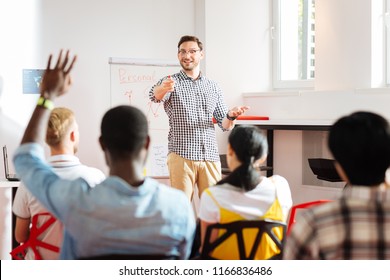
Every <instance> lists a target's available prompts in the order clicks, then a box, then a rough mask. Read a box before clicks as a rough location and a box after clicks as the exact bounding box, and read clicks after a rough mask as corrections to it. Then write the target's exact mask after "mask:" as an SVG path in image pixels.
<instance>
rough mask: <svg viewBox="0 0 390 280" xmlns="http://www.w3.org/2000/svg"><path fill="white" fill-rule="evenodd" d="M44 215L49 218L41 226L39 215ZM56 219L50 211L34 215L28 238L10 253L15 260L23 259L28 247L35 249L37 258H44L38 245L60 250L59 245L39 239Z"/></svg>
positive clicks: (55, 250) (56, 250)
mask: <svg viewBox="0 0 390 280" xmlns="http://www.w3.org/2000/svg"><path fill="white" fill-rule="evenodd" d="M43 216H47V217H48V219H47V220H46V221H45V222H44V223H43V224H42V225H41V226H40V227H38V220H39V217H43ZM55 221H56V218H55V217H53V216H52V215H51V214H50V213H38V214H36V215H34V216H33V217H32V220H31V229H30V235H29V237H28V240H27V241H26V242H24V243H23V244H21V245H19V246H18V247H16V248H14V249H13V250H12V251H11V253H10V254H11V256H12V258H13V259H15V260H23V259H24V257H25V256H26V252H27V249H28V248H31V249H32V250H33V252H34V255H35V259H36V260H42V256H41V254H40V253H39V250H38V247H41V248H45V249H47V250H51V251H53V252H56V253H58V252H59V251H60V248H59V247H58V246H54V245H52V244H49V243H46V242H43V241H42V240H40V239H39V237H40V235H41V234H42V233H44V232H45V231H46V230H47V229H48V228H49V227H50V226H51V225H52V224H53V223H54V222H55Z"/></svg>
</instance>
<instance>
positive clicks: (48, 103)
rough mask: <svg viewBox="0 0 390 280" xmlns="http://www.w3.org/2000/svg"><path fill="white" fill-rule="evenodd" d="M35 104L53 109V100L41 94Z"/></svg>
mask: <svg viewBox="0 0 390 280" xmlns="http://www.w3.org/2000/svg"><path fill="white" fill-rule="evenodd" d="M37 105H38V106H41V107H43V108H46V109H48V110H53V108H54V103H53V101H51V100H49V99H46V98H44V97H43V96H41V97H39V99H38V103H37Z"/></svg>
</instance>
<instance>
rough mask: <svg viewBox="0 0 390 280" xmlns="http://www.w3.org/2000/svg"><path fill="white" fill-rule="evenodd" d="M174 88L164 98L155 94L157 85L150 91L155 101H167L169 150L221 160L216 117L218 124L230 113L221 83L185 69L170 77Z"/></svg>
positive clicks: (188, 155) (187, 156)
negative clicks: (189, 74) (189, 73)
mask: <svg viewBox="0 0 390 280" xmlns="http://www.w3.org/2000/svg"><path fill="white" fill-rule="evenodd" d="M171 78H172V79H173V80H174V81H175V90H174V91H173V92H169V93H167V94H166V95H165V96H164V98H163V99H162V100H157V99H156V98H155V97H154V93H153V90H154V87H155V86H157V85H160V84H161V83H162V81H163V80H164V79H166V77H165V78H163V79H161V80H159V81H158V82H157V84H156V85H154V86H153V87H152V89H151V90H150V92H149V98H150V100H151V101H153V102H164V109H165V112H166V113H167V115H168V119H169V134H168V152H174V153H176V154H178V155H179V156H181V157H183V158H186V159H189V160H194V161H213V162H217V161H219V153H218V145H217V140H216V134H215V128H214V124H213V121H212V118H213V117H214V118H215V119H216V120H217V123H218V126H219V127H220V128H221V129H222V130H224V131H225V129H224V128H223V127H222V120H223V118H224V117H225V116H226V114H227V112H228V108H227V106H226V104H225V102H224V100H223V96H222V90H221V89H220V88H219V86H218V85H217V84H216V83H215V82H214V81H211V80H209V79H207V78H206V77H205V76H202V75H200V77H199V78H198V79H196V80H193V79H192V78H190V77H188V76H187V75H186V74H185V73H184V72H183V71H182V70H181V71H180V72H179V73H177V74H174V75H172V76H171Z"/></svg>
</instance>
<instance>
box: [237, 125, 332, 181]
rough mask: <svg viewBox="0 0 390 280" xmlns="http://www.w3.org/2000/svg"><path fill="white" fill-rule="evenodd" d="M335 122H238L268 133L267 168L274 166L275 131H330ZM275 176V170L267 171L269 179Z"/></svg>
mask: <svg viewBox="0 0 390 280" xmlns="http://www.w3.org/2000/svg"><path fill="white" fill-rule="evenodd" d="M333 122H334V121H333V120H299V119H296V120H282V119H279V120H276V119H275V120H274V119H270V120H268V121H248V120H245V121H244V120H243V121H240V120H238V121H237V122H236V124H237V125H240V124H241V125H244V124H250V125H255V126H257V127H258V128H260V129H262V130H265V131H266V132H267V141H268V157H267V166H270V167H272V166H273V165H274V130H302V131H304V130H311V131H328V130H329V129H330V128H331V126H332V125H333ZM272 175H273V169H270V170H267V177H269V176H272Z"/></svg>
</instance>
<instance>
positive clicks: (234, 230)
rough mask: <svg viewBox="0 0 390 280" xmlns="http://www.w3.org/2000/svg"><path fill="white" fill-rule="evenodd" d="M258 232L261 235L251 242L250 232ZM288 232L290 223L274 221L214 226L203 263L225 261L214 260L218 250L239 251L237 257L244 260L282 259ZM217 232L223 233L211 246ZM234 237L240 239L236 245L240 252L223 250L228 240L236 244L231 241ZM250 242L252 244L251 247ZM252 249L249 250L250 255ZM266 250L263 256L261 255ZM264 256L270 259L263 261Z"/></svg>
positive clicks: (208, 239)
mask: <svg viewBox="0 0 390 280" xmlns="http://www.w3.org/2000/svg"><path fill="white" fill-rule="evenodd" d="M256 229H257V232H256V233H255V234H254V235H253V234H252V235H251V238H250V239H251V241H250V242H249V235H248V231H247V230H252V231H254V230H256ZM286 229H287V226H286V223H283V222H278V221H270V220H241V221H236V222H231V223H226V224H212V225H210V226H209V227H208V228H207V230H206V236H205V240H204V242H203V247H202V252H201V259H224V258H223V257H220V258H216V257H215V256H213V253H214V251H215V250H218V248H220V249H222V250H223V251H224V252H227V251H231V250H236V252H237V251H238V254H237V255H238V259H240V260H254V259H275V260H277V259H281V258H282V253H283V245H284V237H285V235H286ZM213 230H218V231H219V233H220V232H221V231H222V233H221V234H219V237H218V238H217V239H216V240H214V241H213V242H210V237H211V234H212V231H213ZM234 236H235V237H236V242H234V243H235V244H236V245H235V246H236V248H227V247H226V246H225V247H223V246H224V242H226V240H228V239H230V240H232V239H231V238H232V237H234ZM262 238H266V241H265V243H262V244H261V241H262ZM245 241H246V242H245ZM248 242H249V243H250V244H249V245H248ZM262 246H263V247H262ZM248 248H249V250H248V251H247V249H248ZM262 250H263V252H261V251H262ZM266 252H267V253H266ZM263 255H268V257H266V258H259V256H263ZM227 259H230V258H227Z"/></svg>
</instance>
